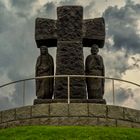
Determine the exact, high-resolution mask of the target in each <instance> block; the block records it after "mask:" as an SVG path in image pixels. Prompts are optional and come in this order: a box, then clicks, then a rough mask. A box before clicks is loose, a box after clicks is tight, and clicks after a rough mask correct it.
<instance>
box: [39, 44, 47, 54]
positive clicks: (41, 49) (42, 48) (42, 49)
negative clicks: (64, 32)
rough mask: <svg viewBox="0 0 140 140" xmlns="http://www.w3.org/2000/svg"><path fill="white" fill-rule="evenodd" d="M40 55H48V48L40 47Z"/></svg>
mask: <svg viewBox="0 0 140 140" xmlns="http://www.w3.org/2000/svg"><path fill="white" fill-rule="evenodd" d="M40 53H41V54H42V55H45V54H47V53H48V48H47V47H46V46H41V47H40Z"/></svg>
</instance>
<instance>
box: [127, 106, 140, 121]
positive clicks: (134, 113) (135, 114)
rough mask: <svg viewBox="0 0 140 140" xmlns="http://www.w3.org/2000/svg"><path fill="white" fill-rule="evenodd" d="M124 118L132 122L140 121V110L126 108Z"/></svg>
mask: <svg viewBox="0 0 140 140" xmlns="http://www.w3.org/2000/svg"><path fill="white" fill-rule="evenodd" d="M124 118H125V120H129V121H132V122H140V113H139V111H138V110H134V109H130V108H124Z"/></svg>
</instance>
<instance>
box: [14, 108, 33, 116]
mask: <svg viewBox="0 0 140 140" xmlns="http://www.w3.org/2000/svg"><path fill="white" fill-rule="evenodd" d="M30 117H31V106H26V107H20V108H16V119H27V118H30Z"/></svg>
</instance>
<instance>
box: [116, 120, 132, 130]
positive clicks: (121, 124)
mask: <svg viewBox="0 0 140 140" xmlns="http://www.w3.org/2000/svg"><path fill="white" fill-rule="evenodd" d="M117 127H130V128H131V127H132V122H129V121H123V120H117Z"/></svg>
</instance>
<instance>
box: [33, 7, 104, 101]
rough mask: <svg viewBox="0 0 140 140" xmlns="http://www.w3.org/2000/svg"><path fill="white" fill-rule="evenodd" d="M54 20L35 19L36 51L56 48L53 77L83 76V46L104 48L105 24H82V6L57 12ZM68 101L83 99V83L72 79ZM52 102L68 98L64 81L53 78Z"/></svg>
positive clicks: (100, 21)
mask: <svg viewBox="0 0 140 140" xmlns="http://www.w3.org/2000/svg"><path fill="white" fill-rule="evenodd" d="M57 15H58V19H57V20H52V19H45V18H37V19H36V27H35V39H36V43H37V46H38V48H39V47H40V46H41V45H46V46H47V47H54V46H57V55H56V75H84V74H85V73H84V59H83V46H84V47H91V45H92V44H94V43H95V44H98V45H99V47H100V48H102V47H103V45H104V40H105V24H104V19H103V18H96V19H86V20H83V8H82V7H81V6H62V7H58V8H57ZM70 83H71V84H70V94H71V96H70V97H71V99H86V83H85V79H83V78H80V79H79V78H71V80H70ZM54 98H55V99H66V98H67V78H56V79H55V87H54Z"/></svg>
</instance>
